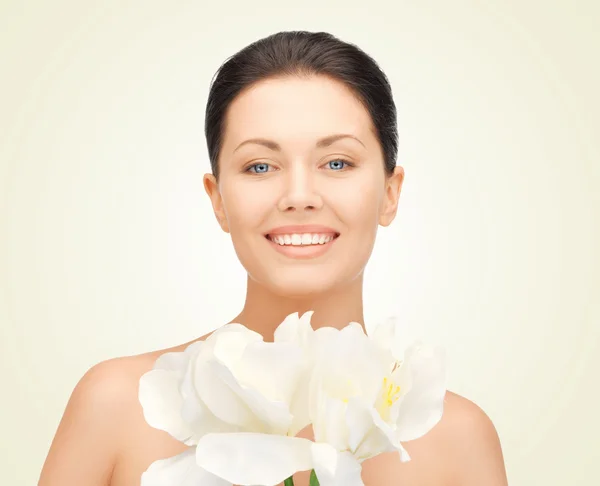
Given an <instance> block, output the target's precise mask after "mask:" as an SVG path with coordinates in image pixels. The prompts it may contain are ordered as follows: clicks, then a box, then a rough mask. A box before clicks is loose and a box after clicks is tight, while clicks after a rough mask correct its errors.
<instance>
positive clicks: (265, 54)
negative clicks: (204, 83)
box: [204, 31, 398, 180]
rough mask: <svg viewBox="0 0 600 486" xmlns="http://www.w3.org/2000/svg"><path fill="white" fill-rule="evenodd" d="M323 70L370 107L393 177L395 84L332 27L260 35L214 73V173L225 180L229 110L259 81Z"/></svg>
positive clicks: (210, 116)
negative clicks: (223, 157) (222, 172)
mask: <svg viewBox="0 0 600 486" xmlns="http://www.w3.org/2000/svg"><path fill="white" fill-rule="evenodd" d="M311 75H323V76H328V77H330V78H332V79H335V80H337V81H339V82H342V83H343V84H344V85H346V86H347V87H348V88H349V89H350V90H351V91H352V92H353V93H354V95H355V96H356V98H357V99H358V100H359V101H360V102H361V103H362V104H363V106H364V107H365V108H366V110H367V111H368V113H369V115H370V117H371V120H372V121H373V125H374V128H375V132H376V133H375V134H376V136H377V138H378V140H379V142H380V144H381V149H382V152H383V154H384V166H385V167H384V168H385V173H386V175H388V176H390V175H392V174H393V172H394V168H395V167H396V157H397V154H398V128H397V121H396V105H395V104H394V100H393V97H392V89H391V87H390V83H389V81H388V79H387V77H386V75H385V73H384V72H383V71H382V70H381V68H380V67H379V65H378V64H377V63H376V62H375V60H374V59H373V58H371V57H370V56H369V55H368V54H366V53H365V52H364V51H362V50H361V49H360V48H358V47H357V46H355V45H354V44H350V43H347V42H344V41H341V40H340V39H338V38H336V37H335V36H333V35H332V34H329V33H327V32H307V31H284V32H278V33H276V34H272V35H270V36H268V37H264V38H262V39H259V40H257V41H255V42H253V43H252V44H250V45H248V46H246V47H244V48H243V49H242V50H240V51H238V52H237V53H236V54H234V55H233V56H231V57H230V58H228V59H227V60H226V61H225V62H224V63H223V64H222V65H221V67H220V68H219V69H218V71H217V73H216V74H215V76H214V77H213V79H212V81H211V86H210V92H209V95H208V101H207V104H206V114H205V120H204V133H205V136H206V142H207V146H208V155H209V159H210V165H211V169H212V173H213V175H214V176H215V178H216V179H217V180H218V179H219V154H220V151H221V147H222V143H223V136H224V131H225V118H226V113H227V109H228V108H229V106H230V104H231V103H232V101H233V100H234V99H235V98H236V97H237V96H238V95H239V94H240V93H241V92H242V91H243V90H245V89H247V88H249V87H250V86H252V85H254V84H255V83H257V82H259V81H262V80H265V79H268V78H277V77H284V76H300V77H309V76H311Z"/></svg>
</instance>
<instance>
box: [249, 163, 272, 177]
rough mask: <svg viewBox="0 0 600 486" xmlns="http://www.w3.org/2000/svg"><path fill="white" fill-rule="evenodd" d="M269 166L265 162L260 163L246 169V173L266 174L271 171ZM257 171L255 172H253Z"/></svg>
mask: <svg viewBox="0 0 600 486" xmlns="http://www.w3.org/2000/svg"><path fill="white" fill-rule="evenodd" d="M269 167H271V166H270V165H269V164H265V163H264V162H259V163H258V164H252V165H251V166H249V167H248V168H247V169H246V172H252V173H254V174H264V173H265V172H268V171H269V169H268V168H269ZM253 169H255V170H253Z"/></svg>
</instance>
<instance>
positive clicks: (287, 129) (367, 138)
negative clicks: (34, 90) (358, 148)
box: [223, 76, 375, 150]
mask: <svg viewBox="0 0 600 486" xmlns="http://www.w3.org/2000/svg"><path fill="white" fill-rule="evenodd" d="M225 126H226V129H225V134H224V141H223V142H224V143H223V149H224V150H226V147H227V148H230V149H231V148H232V146H237V144H238V143H240V142H242V141H243V140H245V139H247V138H251V137H268V138H272V139H274V140H278V141H279V142H280V143H281V144H282V145H285V144H288V143H289V144H293V143H302V142H303V141H306V143H310V144H314V140H315V139H317V138H320V137H322V136H325V135H329V134H332V133H350V134H353V135H355V136H357V137H358V138H360V139H361V140H362V141H363V142H364V143H365V144H367V143H374V142H375V139H374V134H373V129H372V121H371V118H370V115H369V113H368V111H367V110H366V109H365V107H364V106H363V105H362V104H361V103H360V102H359V101H358V100H357V99H356V97H355V96H354V95H353V93H352V92H351V91H350V89H349V88H347V87H346V86H345V85H344V84H343V83H341V82H339V81H335V80H333V79H331V78H328V77H325V76H311V77H308V78H300V77H296V76H289V77H284V78H274V79H267V80H263V81H260V82H258V83H256V84H255V85H253V86H251V87H250V88H249V89H247V90H246V91H243V92H242V93H241V94H240V95H239V96H238V97H237V98H236V99H234V101H233V102H232V103H231V105H230V107H229V109H228V111H227V119H226V123H225Z"/></svg>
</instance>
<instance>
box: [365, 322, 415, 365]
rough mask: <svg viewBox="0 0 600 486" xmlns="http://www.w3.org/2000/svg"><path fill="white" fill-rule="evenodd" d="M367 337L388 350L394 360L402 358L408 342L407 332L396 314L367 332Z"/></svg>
mask: <svg viewBox="0 0 600 486" xmlns="http://www.w3.org/2000/svg"><path fill="white" fill-rule="evenodd" d="M368 334H369V337H370V338H371V339H372V340H373V341H375V342H376V343H377V345H378V346H380V347H381V348H382V349H386V350H388V351H389V352H390V353H391V354H392V357H393V359H394V360H395V361H401V360H403V359H404V348H405V346H407V344H408V342H409V341H408V333H407V331H406V330H405V328H404V326H402V325H401V324H400V321H399V319H398V317H397V316H390V317H388V318H387V319H386V320H384V321H383V322H381V323H379V324H378V325H376V326H375V327H374V328H372V329H371V330H370V331H369V332H368Z"/></svg>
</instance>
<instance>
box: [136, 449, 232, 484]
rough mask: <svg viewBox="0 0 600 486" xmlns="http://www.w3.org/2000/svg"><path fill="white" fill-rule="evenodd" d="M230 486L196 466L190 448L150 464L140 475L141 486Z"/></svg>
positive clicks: (193, 454)
mask: <svg viewBox="0 0 600 486" xmlns="http://www.w3.org/2000/svg"><path fill="white" fill-rule="evenodd" d="M200 484H201V485H202V486H232V484H231V482H228V481H226V480H224V479H221V478H219V477H217V476H215V475H214V474H212V473H209V472H208V471H206V470H204V469H202V468H201V467H200V466H198V465H197V464H196V450H195V448H193V447H190V448H189V449H188V450H187V451H185V452H182V453H181V454H178V455H176V456H173V457H169V458H167V459H159V460H158V461H154V462H153V463H152V464H150V467H149V468H148V469H146V471H145V472H143V473H142V479H141V486H198V485H200Z"/></svg>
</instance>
